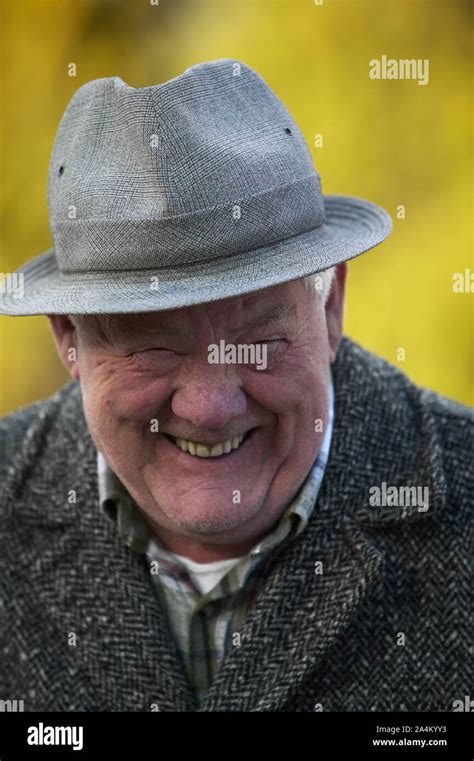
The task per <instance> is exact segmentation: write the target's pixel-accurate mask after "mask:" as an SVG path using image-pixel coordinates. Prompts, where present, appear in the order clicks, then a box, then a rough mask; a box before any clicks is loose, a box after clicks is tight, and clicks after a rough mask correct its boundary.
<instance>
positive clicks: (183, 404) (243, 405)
mask: <svg viewBox="0 0 474 761" xmlns="http://www.w3.org/2000/svg"><path fill="white" fill-rule="evenodd" d="M171 409H172V411H173V413H174V414H175V415H176V416H177V417H179V418H181V419H184V420H187V421H188V422H189V423H191V424H192V425H193V426H194V427H195V428H199V429H204V428H213V429H214V428H215V429H225V428H226V427H229V424H230V423H231V421H232V420H233V419H234V418H236V417H238V416H242V415H244V414H245V412H246V410H247V397H246V394H245V392H244V390H243V388H242V385H241V382H240V378H239V376H238V374H237V372H236V371H235V368H234V367H231V366H229V365H211V364H208V363H207V362H205V361H201V362H199V363H198V362H194V363H193V364H192V365H191V366H190V367H188V368H187V371H186V375H185V377H181V378H179V379H178V387H177V388H176V390H175V392H174V394H173V396H172V399H171Z"/></svg>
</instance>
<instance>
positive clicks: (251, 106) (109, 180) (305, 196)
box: [48, 59, 325, 273]
mask: <svg viewBox="0 0 474 761" xmlns="http://www.w3.org/2000/svg"><path fill="white" fill-rule="evenodd" d="M48 205H49V210H50V225H51V232H52V235H53V239H54V243H55V253H56V259H57V262H58V266H59V268H60V270H61V271H62V272H65V273H67V272H74V271H77V272H81V271H84V272H87V271H89V272H100V271H125V270H142V269H148V268H151V269H160V268H166V267H170V266H183V265H188V264H193V263H203V262H212V261H213V260H218V259H222V258H227V257H231V256H232V255H236V254H241V253H244V252H247V251H252V250H254V249H258V248H261V247H264V246H268V245H271V244H273V243H275V242H278V241H282V240H286V239H288V238H291V237H293V236H297V235H300V234H302V233H304V232H307V231H310V230H312V229H314V228H316V227H319V226H320V225H322V224H323V223H324V220H325V212H324V203H323V196H322V192H321V182H320V178H319V174H318V172H317V171H316V169H315V167H314V164H313V161H312V157H311V154H310V152H309V149H308V146H307V144H306V142H305V139H304V137H303V135H302V133H301V131H300V129H299V128H298V126H297V124H296V122H295V121H294V119H293V118H292V116H291V115H290V113H289V112H288V110H287V108H286V107H285V106H284V104H283V103H282V102H281V100H280V99H279V98H278V97H277V96H276V94H275V93H274V92H273V91H272V90H271V88H270V87H269V86H268V85H267V84H266V82H265V81H264V80H263V79H262V78H261V77H260V75H259V74H257V72H255V71H254V70H253V69H252V68H251V67H249V66H247V65H246V64H244V63H243V62H241V61H235V60H233V59H220V60H217V61H209V62H206V63H202V64H198V65H196V66H192V67H190V68H188V69H186V71H185V72H184V73H183V74H181V75H180V76H178V77H175V78H173V79H171V80H168V81H167V82H164V83H163V84H159V85H154V86H151V87H143V88H134V87H130V86H129V85H127V84H126V83H125V82H123V81H122V80H121V79H120V78H119V77H113V78H104V79H97V80H93V81H91V82H88V83H86V84H85V85H83V86H82V87H80V88H79V90H78V91H77V92H76V93H75V95H74V96H73V98H72V100H71V101H70V103H69V105H68V107H67V109H66V111H65V113H64V116H63V118H62V120H61V123H60V125H59V129H58V133H57V136H56V140H55V143H54V146H53V151H52V157H51V163H50V171H49V181H48Z"/></svg>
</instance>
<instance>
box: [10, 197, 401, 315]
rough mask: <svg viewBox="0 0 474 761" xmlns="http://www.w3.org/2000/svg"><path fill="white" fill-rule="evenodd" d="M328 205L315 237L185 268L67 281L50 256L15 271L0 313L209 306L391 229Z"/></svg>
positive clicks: (314, 267) (360, 206) (334, 260)
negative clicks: (16, 285)
mask: <svg viewBox="0 0 474 761" xmlns="http://www.w3.org/2000/svg"><path fill="white" fill-rule="evenodd" d="M324 206H325V212H326V221H325V223H324V224H323V225H321V226H319V227H316V228H314V229H312V230H309V231H308V232H305V233H302V234H300V235H295V236H293V237H291V238H287V239H285V240H281V241H278V242H276V243H273V244H271V245H270V246H265V247H264V248H259V249H255V250H253V251H249V252H246V253H244V254H238V255H235V256H231V257H226V258H222V259H213V260H212V261H209V262H205V263H203V262H199V263H196V264H188V265H185V266H182V267H180V268H179V269H178V268H176V267H174V268H168V269H157V270H153V271H152V270H126V271H116V272H93V273H85V272H71V273H67V274H66V273H62V272H61V271H60V270H59V268H58V266H57V262H56V257H55V254H54V249H50V250H48V251H46V252H45V253H44V254H41V255H40V256H38V257H36V258H35V259H32V260H31V261H29V262H27V263H26V264H24V265H23V266H22V267H20V268H19V269H18V270H16V272H17V273H18V274H19V273H22V274H23V293H21V292H20V294H15V292H14V289H9V288H5V287H4V289H3V290H4V292H2V293H0V314H5V315H18V316H20V315H24V316H26V315H36V314H112V313H126V312H134V313H138V312H152V311H158V310H165V309H178V308H180V307H185V306H191V305H193V304H203V303H207V302H211V301H217V300H220V299H225V298H229V297H232V296H238V295H240V294H246V293H252V292H254V291H259V290H261V289H263V288H269V287H271V286H274V285H278V284H280V283H285V282H289V281H291V280H296V279H298V278H301V277H305V276H306V275H312V274H316V273H317V272H320V271H322V270H325V269H327V268H328V267H332V266H334V265H336V264H340V263H341V262H343V261H348V260H349V259H353V258H354V257H356V256H359V255H360V254H363V253H364V252H365V251H369V250H370V249H371V248H373V247H374V246H377V245H378V244H379V243H381V242H382V241H383V240H385V238H386V237H387V236H388V235H389V234H390V232H391V230H392V220H391V218H390V215H389V214H388V213H387V212H386V211H385V210H384V209H382V208H381V207H380V206H377V205H376V204H374V203H371V202H370V201H365V200H363V199H361V198H354V197H352V196H340V195H326V196H324ZM19 290H20V289H19Z"/></svg>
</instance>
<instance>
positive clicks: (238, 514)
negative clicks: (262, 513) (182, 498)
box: [161, 499, 261, 536]
mask: <svg viewBox="0 0 474 761" xmlns="http://www.w3.org/2000/svg"><path fill="white" fill-rule="evenodd" d="M260 505H261V502H260V501H257V502H256V504H252V505H242V504H240V505H239V504H237V505H233V504H232V502H231V504H230V505H229V508H228V509H227V508H226V509H223V507H222V499H220V500H218V501H216V502H215V504H213V503H212V501H209V500H208V501H206V502H205V503H204V504H201V505H194V506H193V508H192V509H191V510H185V511H181V512H179V513H177V512H176V502H173V503H172V504H171V505H169V509H167V508H166V506H164V505H163V503H161V512H162V513H164V514H165V515H166V518H167V520H168V521H170V522H171V523H172V524H173V526H171V525H170V526H169V528H173V527H176V528H179V529H180V530H181V531H183V532H185V533H188V534H189V533H192V534H200V535H201V536H202V535H203V534H205V535H211V534H222V533H223V532H228V531H232V530H233V529H238V528H239V527H240V526H243V525H245V524H246V523H247V522H248V521H250V520H251V519H252V518H253V517H254V516H255V515H256V513H258V511H259V509H260Z"/></svg>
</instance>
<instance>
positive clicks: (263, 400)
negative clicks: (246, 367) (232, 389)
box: [243, 356, 328, 414]
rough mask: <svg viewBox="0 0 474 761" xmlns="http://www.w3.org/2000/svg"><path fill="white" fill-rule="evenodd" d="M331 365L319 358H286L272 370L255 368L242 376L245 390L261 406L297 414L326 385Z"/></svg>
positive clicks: (282, 412) (276, 411) (309, 404)
mask: <svg viewBox="0 0 474 761" xmlns="http://www.w3.org/2000/svg"><path fill="white" fill-rule="evenodd" d="M327 374H328V366H327V365H325V364H324V363H321V362H319V361H318V360H317V359H316V358H314V357H313V358H309V357H307V356H304V357H296V356H293V357H291V358H287V359H286V360H285V361H284V362H282V363H281V364H280V365H279V366H278V367H277V368H275V369H273V370H272V371H271V372H266V371H264V370H262V371H258V370H254V371H252V372H248V373H247V374H246V375H245V377H244V378H243V381H244V389H245V391H246V393H247V394H248V395H249V396H251V397H252V398H253V399H255V401H256V402H257V403H258V404H260V405H261V406H263V407H265V408H266V409H268V410H271V411H272V412H275V413H280V414H285V413H287V414H291V413H293V414H295V412H296V411H297V410H298V409H300V408H306V407H308V406H311V405H312V404H314V401H315V399H317V397H318V396H319V391H318V390H319V389H320V390H321V391H322V392H323V393H324V391H325V389H326V386H327Z"/></svg>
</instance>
